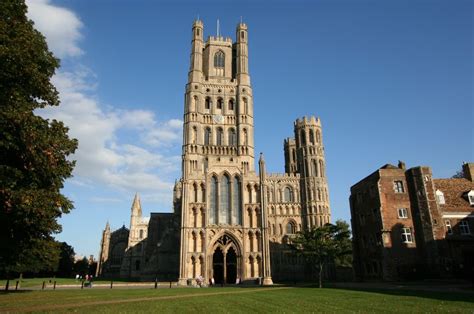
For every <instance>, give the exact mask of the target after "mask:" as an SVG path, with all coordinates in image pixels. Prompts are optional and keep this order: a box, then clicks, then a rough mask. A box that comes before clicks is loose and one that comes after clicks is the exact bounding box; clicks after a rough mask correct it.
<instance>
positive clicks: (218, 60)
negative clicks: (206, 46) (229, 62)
mask: <svg viewBox="0 0 474 314" xmlns="http://www.w3.org/2000/svg"><path fill="white" fill-rule="evenodd" d="M224 65H225V55H224V52H222V50H219V51H217V52H216V54H215V55H214V67H216V68H223V67H224Z"/></svg>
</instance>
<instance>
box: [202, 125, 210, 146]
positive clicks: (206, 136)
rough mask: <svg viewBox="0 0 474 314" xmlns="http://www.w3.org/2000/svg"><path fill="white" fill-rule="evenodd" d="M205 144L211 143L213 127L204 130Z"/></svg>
mask: <svg viewBox="0 0 474 314" xmlns="http://www.w3.org/2000/svg"><path fill="white" fill-rule="evenodd" d="M204 145H211V129H210V128H206V131H205V132H204Z"/></svg>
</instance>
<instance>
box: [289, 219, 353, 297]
mask: <svg viewBox="0 0 474 314" xmlns="http://www.w3.org/2000/svg"><path fill="white" fill-rule="evenodd" d="M290 246H291V247H292V248H293V249H294V250H295V251H296V252H297V253H298V254H300V255H302V256H303V257H304V258H305V261H306V262H307V263H309V264H310V265H311V266H312V267H314V268H315V269H316V270H317V271H318V280H319V287H320V288H321V287H322V274H323V269H324V266H326V265H327V264H328V263H330V262H333V261H334V260H335V259H338V258H339V259H342V258H344V256H347V255H349V254H351V251H352V244H351V240H350V231H349V226H348V225H347V223H346V222H344V221H337V222H336V224H335V225H333V224H326V225H324V226H322V227H318V228H313V229H310V230H304V231H300V232H298V233H297V234H296V237H295V238H293V239H292V241H291V244H290Z"/></svg>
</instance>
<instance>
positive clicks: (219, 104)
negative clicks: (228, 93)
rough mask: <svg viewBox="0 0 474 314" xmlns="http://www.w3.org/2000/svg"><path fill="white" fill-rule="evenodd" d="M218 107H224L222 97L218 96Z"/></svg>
mask: <svg viewBox="0 0 474 314" xmlns="http://www.w3.org/2000/svg"><path fill="white" fill-rule="evenodd" d="M216 108H217V109H222V98H218V99H217V106H216Z"/></svg>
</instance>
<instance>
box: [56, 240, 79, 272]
mask: <svg viewBox="0 0 474 314" xmlns="http://www.w3.org/2000/svg"><path fill="white" fill-rule="evenodd" d="M60 246H61V247H60V250H61V251H60V253H59V264H58V271H57V274H58V276H60V277H69V276H71V274H72V271H73V269H74V255H76V253H75V252H74V248H73V247H72V246H70V245H69V244H67V243H66V242H61V243H60Z"/></svg>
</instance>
